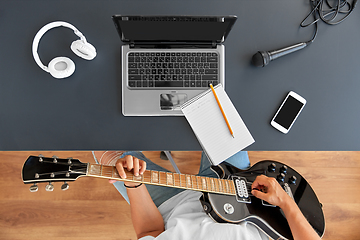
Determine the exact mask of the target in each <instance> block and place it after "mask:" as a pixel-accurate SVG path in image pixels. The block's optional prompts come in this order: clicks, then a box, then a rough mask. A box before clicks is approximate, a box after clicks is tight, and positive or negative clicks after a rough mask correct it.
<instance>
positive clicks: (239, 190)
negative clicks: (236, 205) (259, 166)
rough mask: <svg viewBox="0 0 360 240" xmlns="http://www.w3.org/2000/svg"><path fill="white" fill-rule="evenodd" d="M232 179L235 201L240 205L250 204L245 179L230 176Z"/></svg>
mask: <svg viewBox="0 0 360 240" xmlns="http://www.w3.org/2000/svg"><path fill="white" fill-rule="evenodd" d="M232 178H233V181H234V185H235V190H236V200H237V201H238V202H242V203H251V199H250V196H249V190H248V187H247V180H246V178H244V177H238V176H232Z"/></svg>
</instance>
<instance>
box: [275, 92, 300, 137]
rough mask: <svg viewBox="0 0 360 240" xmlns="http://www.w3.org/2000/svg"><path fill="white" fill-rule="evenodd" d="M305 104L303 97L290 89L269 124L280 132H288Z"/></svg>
mask: <svg viewBox="0 0 360 240" xmlns="http://www.w3.org/2000/svg"><path fill="white" fill-rule="evenodd" d="M305 104H306V100H305V99H304V98H303V97H301V96H300V95H299V94H297V93H295V92H293V91H290V92H289V93H288V95H287V96H286V98H285V100H284V101H283V102H282V104H281V106H280V108H279V109H278V110H277V112H276V114H275V116H274V117H273V119H272V120H271V123H270V124H271V125H272V126H273V127H274V128H276V129H277V130H279V131H280V132H282V133H288V132H289V130H290V128H291V127H292V125H293V124H294V122H295V120H296V118H297V117H298V116H299V114H300V112H301V111H302V110H303V108H304V106H305Z"/></svg>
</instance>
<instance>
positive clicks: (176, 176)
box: [173, 173, 181, 187]
mask: <svg viewBox="0 0 360 240" xmlns="http://www.w3.org/2000/svg"><path fill="white" fill-rule="evenodd" d="M173 176H174V186H176V187H181V186H180V183H181V182H180V174H178V173H173Z"/></svg>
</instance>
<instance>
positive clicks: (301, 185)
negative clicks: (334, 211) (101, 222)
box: [22, 155, 325, 239]
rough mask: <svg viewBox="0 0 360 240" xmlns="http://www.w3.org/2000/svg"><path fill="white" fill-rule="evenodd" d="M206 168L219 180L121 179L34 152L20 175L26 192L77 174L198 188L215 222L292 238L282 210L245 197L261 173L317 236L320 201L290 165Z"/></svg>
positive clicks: (105, 169)
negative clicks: (295, 207) (248, 225)
mask: <svg viewBox="0 0 360 240" xmlns="http://www.w3.org/2000/svg"><path fill="white" fill-rule="evenodd" d="M211 168H212V170H213V171H215V172H216V173H217V175H218V176H219V178H209V177H201V176H195V175H188V174H179V173H171V172H161V171H152V170H146V171H145V172H144V174H142V175H140V176H137V177H136V176H134V175H133V174H132V172H128V171H127V172H126V175H127V178H126V179H121V178H120V176H119V174H118V172H117V170H116V168H115V167H113V166H105V165H98V164H92V163H82V162H80V161H79V160H77V159H72V158H68V159H59V158H57V157H55V156H54V157H52V158H48V157H44V156H41V155H40V156H38V157H36V156H30V157H29V158H28V159H27V160H26V162H25V164H24V166H23V170H22V178H23V182H24V183H25V184H33V185H32V186H31V187H30V191H31V192H36V191H37V190H38V186H37V183H41V182H48V184H47V185H46V187H45V189H46V190H47V191H53V190H54V186H53V184H52V183H53V182H61V181H63V182H64V184H63V185H62V186H61V189H62V190H67V189H68V188H69V184H68V183H67V182H70V181H75V180H76V179H78V178H79V177H83V176H89V177H99V178H107V179H115V180H118V181H129V182H138V183H144V184H152V185H158V186H167V187H174V188H182V189H189V190H194V191H200V192H202V193H203V195H202V197H201V198H200V201H201V204H202V206H203V209H204V211H205V212H206V213H207V214H208V215H209V216H210V217H211V218H212V219H213V220H215V221H216V222H219V223H234V224H237V223H240V222H242V221H247V222H249V223H251V224H253V225H255V226H256V227H258V228H259V229H260V230H262V231H263V232H264V233H265V234H267V235H268V236H269V237H271V238H272V239H293V237H292V234H291V231H290V227H289V225H288V223H287V220H286V218H285V215H284V214H283V212H282V210H281V209H280V208H279V207H277V206H272V205H271V204H269V203H267V202H265V201H262V200H260V199H258V198H256V197H254V196H253V195H251V184H252V182H253V181H254V180H255V178H256V177H257V176H258V175H261V174H264V175H266V176H269V177H274V178H276V179H277V180H278V182H279V183H280V185H281V186H282V187H283V189H284V190H285V192H286V193H287V194H288V195H289V196H290V197H292V198H293V199H294V201H295V202H296V203H297V205H298V206H299V208H300V210H301V212H302V213H303V214H304V216H305V217H306V219H307V220H308V222H309V223H310V225H311V226H312V227H313V228H314V230H315V231H316V232H317V233H318V235H319V236H320V237H322V236H323V234H324V231H325V219H324V214H323V211H322V205H321V203H320V202H319V201H318V199H317V197H316V194H315V192H314V191H313V189H312V188H311V186H310V185H309V184H308V182H307V181H306V180H305V179H304V178H303V177H302V176H301V175H300V174H299V173H298V172H296V171H295V170H294V169H292V168H291V167H289V166H286V165H285V164H282V163H280V162H276V161H270V160H265V161H261V162H258V163H256V164H255V165H253V166H252V167H251V168H249V169H247V170H240V169H237V168H235V167H233V166H231V165H229V164H227V163H221V164H220V165H218V166H212V167H211Z"/></svg>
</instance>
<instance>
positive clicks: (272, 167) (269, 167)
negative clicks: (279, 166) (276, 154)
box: [268, 163, 276, 172]
mask: <svg viewBox="0 0 360 240" xmlns="http://www.w3.org/2000/svg"><path fill="white" fill-rule="evenodd" d="M268 170H269V172H275V170H276V164H275V163H271V164H270V165H269V166H268Z"/></svg>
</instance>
